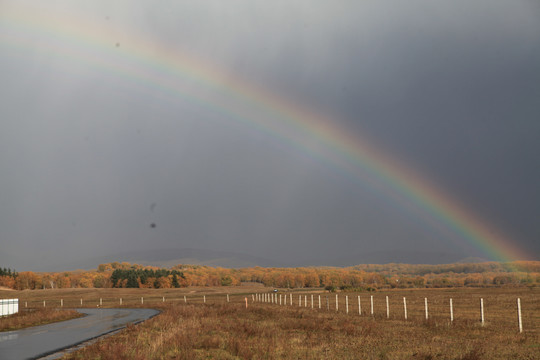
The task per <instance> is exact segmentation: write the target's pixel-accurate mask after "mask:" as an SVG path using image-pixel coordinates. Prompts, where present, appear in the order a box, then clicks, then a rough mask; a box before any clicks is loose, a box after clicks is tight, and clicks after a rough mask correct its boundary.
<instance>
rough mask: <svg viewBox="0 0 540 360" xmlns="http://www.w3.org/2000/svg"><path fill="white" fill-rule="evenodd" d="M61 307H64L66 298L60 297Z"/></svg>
mask: <svg viewBox="0 0 540 360" xmlns="http://www.w3.org/2000/svg"><path fill="white" fill-rule="evenodd" d="M60 307H64V299H60Z"/></svg>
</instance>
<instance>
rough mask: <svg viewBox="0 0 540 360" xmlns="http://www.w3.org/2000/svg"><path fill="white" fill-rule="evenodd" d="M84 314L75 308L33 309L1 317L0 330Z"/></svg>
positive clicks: (72, 317)
mask: <svg viewBox="0 0 540 360" xmlns="http://www.w3.org/2000/svg"><path fill="white" fill-rule="evenodd" d="M81 316H83V315H82V314H81V313H79V312H77V311H75V310H56V309H31V310H25V311H21V312H18V313H17V314H13V315H9V316H6V317H2V318H0V331H12V330H18V329H22V328H26V327H30V326H38V325H45V324H50V323H53V322H58V321H64V320H69V319H75V318H78V317H81Z"/></svg>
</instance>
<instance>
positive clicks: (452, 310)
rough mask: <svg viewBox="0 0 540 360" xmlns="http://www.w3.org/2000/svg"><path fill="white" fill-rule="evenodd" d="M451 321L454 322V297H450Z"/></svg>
mask: <svg viewBox="0 0 540 360" xmlns="http://www.w3.org/2000/svg"><path fill="white" fill-rule="evenodd" d="M450 322H451V323H453V322H454V304H453V303H452V298H450Z"/></svg>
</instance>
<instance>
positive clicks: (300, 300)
mask: <svg viewBox="0 0 540 360" xmlns="http://www.w3.org/2000/svg"><path fill="white" fill-rule="evenodd" d="M298 306H302V295H298Z"/></svg>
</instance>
